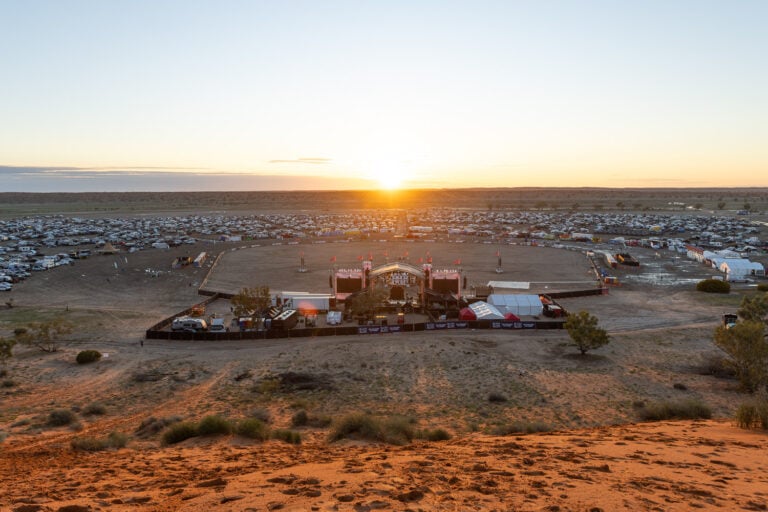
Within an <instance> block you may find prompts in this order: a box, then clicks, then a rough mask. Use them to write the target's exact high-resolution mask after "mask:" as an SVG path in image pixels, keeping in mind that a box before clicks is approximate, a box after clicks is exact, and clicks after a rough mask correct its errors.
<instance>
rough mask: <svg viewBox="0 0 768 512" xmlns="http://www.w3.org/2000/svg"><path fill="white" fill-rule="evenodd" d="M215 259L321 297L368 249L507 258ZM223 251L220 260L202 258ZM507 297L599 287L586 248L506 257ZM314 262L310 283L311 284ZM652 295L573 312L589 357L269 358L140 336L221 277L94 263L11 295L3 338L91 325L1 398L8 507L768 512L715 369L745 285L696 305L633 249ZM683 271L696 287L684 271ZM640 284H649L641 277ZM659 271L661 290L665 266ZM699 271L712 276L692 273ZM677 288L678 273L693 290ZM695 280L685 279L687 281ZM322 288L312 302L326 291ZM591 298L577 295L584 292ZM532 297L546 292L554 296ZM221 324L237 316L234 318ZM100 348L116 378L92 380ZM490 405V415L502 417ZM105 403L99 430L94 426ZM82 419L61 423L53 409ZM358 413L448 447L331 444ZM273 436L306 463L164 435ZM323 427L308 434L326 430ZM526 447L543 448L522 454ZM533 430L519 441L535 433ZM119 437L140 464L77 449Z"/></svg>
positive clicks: (412, 348) (617, 298)
mask: <svg viewBox="0 0 768 512" xmlns="http://www.w3.org/2000/svg"><path fill="white" fill-rule="evenodd" d="M250 245H251V244H247V245H246V244H242V243H224V244H217V247H216V250H217V251H218V250H224V251H227V252H226V255H225V256H224V257H222V260H221V261H222V263H221V265H222V266H221V268H220V269H217V270H215V272H213V273H212V274H211V278H210V279H211V281H210V282H209V285H210V286H215V287H223V288H227V289H232V288H235V289H236V288H237V287H238V286H252V285H258V284H262V283H266V284H269V285H270V288H272V289H275V290H278V289H283V290H286V289H294V290H297V289H298V290H307V291H324V290H327V286H328V277H327V276H328V268H329V266H330V265H329V261H330V258H331V257H333V256H335V257H336V259H337V261H338V262H339V264H342V263H343V262H349V264H350V265H353V264H355V262H357V260H358V256H359V255H360V254H367V253H369V252H370V253H374V256H375V257H376V258H380V257H383V255H382V253H383V250H384V249H383V248H384V247H385V246H386V247H387V248H388V249H387V251H388V254H389V255H395V254H398V255H401V254H403V253H404V251H405V250H406V249H407V250H408V251H409V256H410V257H414V258H415V257H418V256H421V255H422V254H423V253H425V251H426V250H429V251H430V253H431V255H432V257H433V258H434V259H435V263H436V264H438V263H440V262H445V264H446V265H450V264H452V263H453V262H454V261H455V260H456V259H458V258H461V260H462V265H463V267H464V269H465V270H466V272H467V274H468V275H469V276H470V281H471V282H470V286H471V285H472V284H473V283H475V284H479V283H483V282H485V281H487V280H489V279H492V278H497V277H498V276H497V275H496V274H495V273H494V268H495V266H496V256H495V253H496V251H497V250H498V249H499V247H498V246H497V245H496V244H492V245H488V244H484V243H482V242H480V243H473V242H465V243H455V242H447V241H446V242H441V243H423V242H415V243H409V242H403V241H388V242H386V243H385V242H379V241H377V240H372V241H354V242H349V243H326V244H311V243H306V244H301V245H285V244H284V245H271V244H263V245H262V246H259V247H251V246H250ZM186 250H188V251H190V252H198V251H203V250H205V251H211V246H210V245H208V244H205V243H202V242H199V243H198V245H195V246H191V247H189V248H186ZM500 250H501V251H503V252H502V258H503V259H504V262H505V263H504V265H505V273H504V274H503V276H504V279H508V280H510V281H527V282H530V283H531V285H532V288H531V289H532V290H535V291H536V292H539V291H540V290H550V289H552V288H554V287H557V286H573V284H574V283H580V282H590V281H593V276H592V275H591V274H590V268H589V265H588V262H587V260H586V258H585V256H584V254H583V253H581V252H579V251H575V250H568V249H567V248H552V247H536V246H511V245H505V246H502V247H501V249H500ZM299 251H303V252H304V254H305V257H306V258H307V264H308V266H309V268H310V271H309V272H307V273H301V274H300V273H297V271H296V268H297V264H298V259H299V255H298V252H299ZM637 254H638V256H639V257H640V258H642V259H643V261H646V262H648V263H649V268H655V269H657V270H655V271H652V272H655V273H656V274H655V275H657V277H658V276H659V275H663V276H665V277H664V278H663V279H640V278H638V276H639V275H640V274H639V273H637V272H636V273H635V274H632V273H631V271H625V272H624V274H621V275H619V279H620V281H621V285H620V286H615V287H612V288H610V290H609V293H608V294H606V295H600V296H592V297H580V298H572V299H562V300H561V303H562V304H563V305H564V306H565V307H566V309H568V310H569V311H579V310H587V311H589V312H590V313H592V314H593V315H595V316H597V317H598V318H599V319H600V323H601V325H602V326H603V327H604V328H605V329H606V330H607V331H608V332H609V334H610V336H611V343H610V344H609V345H607V346H605V347H603V348H601V349H598V350H595V351H594V352H590V353H589V354H587V355H586V356H580V355H579V354H578V351H577V350H576V349H575V348H573V347H572V346H569V338H568V335H567V333H566V331H564V330H557V331H536V330H531V331H503V332H498V331H472V330H466V331H453V332H440V333H433V332H424V333H400V334H382V335H377V336H363V335H360V336H340V337H324V338H300V339H277V340H259V341H249V342H235V341H228V342H180V341H166V340H162V341H161V340H144V339H143V333H144V331H145V330H146V329H147V328H148V326H150V325H152V324H153V323H155V322H157V321H159V320H161V319H162V318H165V317H168V316H170V315H173V314H174V313H176V312H178V311H180V310H183V309H185V308H187V307H189V306H190V305H191V304H194V303H195V302H198V301H199V300H200V297H199V296H198V294H197V289H198V287H199V286H200V285H201V283H202V281H203V279H204V278H205V276H206V274H207V271H208V268H207V267H203V268H192V267H186V268H183V269H171V268H170V262H171V261H172V259H173V258H174V257H175V256H177V254H175V253H174V249H171V250H168V251H161V250H150V251H141V252H137V253H134V254H127V255H109V256H93V257H91V258H89V259H87V260H83V261H80V262H78V263H77V264H76V265H74V266H67V267H64V268H60V269H56V270H55V271H50V272H46V273H45V274H43V275H40V276H39V277H36V278H35V279H30V280H29V281H27V282H25V283H23V284H22V285H19V286H17V287H16V288H15V289H14V292H13V298H14V301H13V302H14V304H13V308H10V309H3V310H0V329H2V331H3V335H9V334H11V333H12V331H13V329H14V328H16V327H17V326H22V325H25V324H28V323H29V322H33V321H41V320H46V319H51V318H55V317H61V318H64V319H66V320H68V321H69V322H71V323H72V324H73V325H74V330H73V332H72V334H71V335H69V336H67V339H66V340H65V341H64V342H63V343H62V344H61V345H62V346H61V349H60V350H59V351H57V352H55V353H51V354H49V353H42V352H40V351H39V350H37V349H35V348H32V347H21V346H20V347H17V348H16V350H15V352H14V356H13V358H12V359H11V360H10V361H9V362H8V365H7V375H6V377H5V379H6V381H8V382H9V383H10V385H8V386H4V387H3V388H2V390H0V397H1V400H2V402H1V403H2V407H1V409H0V432H2V435H3V437H4V440H3V442H2V445H0V450H2V452H1V453H2V456H1V457H0V479H2V480H3V481H4V482H13V485H7V486H4V487H3V489H2V490H0V505H2V508H4V509H8V510H25V511H32V510H43V511H46V510H59V509H61V507H65V506H79V507H80V508H69V509H65V510H169V511H170V510H211V509H216V508H219V509H221V510H310V509H311V510H375V509H394V510H418V509H421V510H509V509H516V510H615V509H617V508H622V507H623V508H629V509H635V510H647V509H658V510H685V509H689V508H693V507H695V508H704V509H708V508H713V509H714V508H721V509H723V508H724V509H731V510H732V509H737V508H738V509H752V510H762V509H764V508H765V507H766V506H768V495H766V493H765V491H764V490H765V489H766V488H768V477H766V476H765V474H764V472H763V471H761V466H760V464H761V463H762V462H761V461H762V455H763V454H764V453H765V449H766V448H768V438H766V436H765V435H764V434H762V433H755V432H750V431H743V430H740V429H737V428H736V427H735V426H734V425H733V422H732V417H733V414H734V411H735V408H736V406H737V405H738V404H739V403H740V402H741V401H742V400H743V399H744V395H743V393H741V392H740V391H739V390H738V389H737V388H738V386H737V382H736V381H734V380H730V379H721V378H717V377H715V376H713V375H710V374H708V371H707V366H708V364H709V361H710V359H711V356H712V355H713V354H714V353H715V347H714V345H713V343H712V333H713V330H714V328H715V327H716V325H717V324H718V322H719V320H720V317H721V315H722V314H723V313H724V312H730V311H733V310H734V309H735V308H737V306H738V304H739V301H740V300H741V297H742V296H743V295H744V294H745V293H750V291H751V288H750V287H749V286H748V285H743V286H737V287H734V290H733V291H732V293H730V294H728V295H725V296H713V295H704V294H700V293H697V292H696V291H695V286H694V285H692V284H691V281H692V280H695V279H698V278H699V274H697V273H696V272H701V274H700V275H701V276H702V277H706V276H707V275H710V274H711V272H709V271H708V270H706V269H705V270H699V267H690V268H689V267H680V266H678V265H676V262H675V261H673V260H672V259H671V258H670V259H664V258H658V257H657V256H656V254H655V252H654V251H652V250H645V249H643V250H641V249H638V250H637ZM678 268H684V269H686V270H685V271H683V270H680V271H679V272H678V271H677V270H676V269H678ZM639 272H642V270H641V271H639ZM649 272H650V271H649ZM691 272H694V273H693V274H692V273H691ZM675 277H676V278H675ZM677 278H679V279H677ZM314 286H316V287H317V288H313V287H314ZM579 286H580V284H579ZM537 287H538V288H537ZM224 309H226V308H224ZM85 349H94V350H98V351H100V352H101V353H102V354H103V357H102V359H101V360H100V361H98V362H96V363H92V364H88V365H78V364H77V363H76V362H75V356H76V355H77V353H78V352H80V351H82V350H85ZM491 396H495V397H496V399H490V397H491ZM682 400H698V401H700V402H702V403H705V404H706V405H707V406H708V407H710V408H711V411H712V416H713V419H712V420H706V421H704V420H697V421H678V422H658V423H639V424H638V423H637V422H638V421H639V420H640V411H641V410H642V408H643V407H644V406H646V405H649V404H653V403H658V402H663V401H682ZM94 404H98V405H99V406H100V407H99V408H98V410H99V411H100V412H99V413H97V414H93V413H90V414H89V413H87V411H89V410H94V409H96V407H94ZM62 409H64V410H69V411H72V412H73V414H74V417H75V419H74V421H73V422H72V423H70V424H67V425H63V426H52V425H51V424H50V415H51V413H52V412H53V411H57V410H62ZM299 411H305V413H306V414H307V415H308V416H309V417H310V418H317V419H324V420H326V419H327V421H328V422H330V423H331V424H333V422H335V421H338V420H339V419H340V418H342V417H344V416H345V415H348V414H351V413H369V414H372V415H374V416H377V417H400V418H407V421H408V422H410V424H411V425H412V426H413V427H414V428H415V429H417V430H434V429H443V430H445V431H446V432H448V433H449V435H450V437H451V439H450V440H447V441H427V440H418V439H417V440H414V441H413V442H411V443H408V444H405V445H403V446H391V445H387V444H380V443H375V442H373V443H372V442H370V441H365V440H355V439H352V440H342V441H338V442H330V441H329V440H328V436H329V432H330V430H331V428H332V427H331V426H329V424H328V423H327V422H324V421H318V422H317V426H313V425H311V424H305V425H299V426H296V425H295V424H294V423H295V420H294V418H295V416H296V414H297V413H298V412H299ZM213 414H215V415H220V416H221V417H224V418H230V419H232V420H233V421H238V420H241V419H243V418H247V417H253V416H256V417H262V418H264V419H268V425H269V428H271V429H273V430H293V431H296V432H298V433H299V434H300V436H301V444H290V443H286V442H283V441H281V440H277V439H272V440H268V441H265V442H257V441H254V440H250V439H246V438H243V437H241V436H237V435H228V436H203V437H194V438H191V439H188V440H186V441H183V442H181V443H178V444H174V445H170V446H165V445H163V443H162V442H161V435H162V434H161V431H156V432H154V433H150V434H147V433H146V432H144V431H142V430H141V428H142V425H146V424H147V422H148V421H149V420H150V418H154V419H155V420H163V419H169V418H173V417H176V418H179V419H183V420H188V421H199V420H200V419H201V418H203V417H205V416H207V415H213ZM310 423H311V422H310ZM526 428H530V429H531V430H540V431H543V432H542V433H538V434H530V435H523V433H524V431H525V430H526ZM521 431H522V432H521ZM111 432H120V433H124V434H125V435H126V436H127V437H128V442H127V446H126V447H123V448H119V449H113V450H105V451H98V452H88V451H78V450H74V449H73V448H72V447H71V443H72V441H73V440H74V439H82V438H96V439H100V438H105V437H106V436H108V435H109V434H110V433H111Z"/></svg>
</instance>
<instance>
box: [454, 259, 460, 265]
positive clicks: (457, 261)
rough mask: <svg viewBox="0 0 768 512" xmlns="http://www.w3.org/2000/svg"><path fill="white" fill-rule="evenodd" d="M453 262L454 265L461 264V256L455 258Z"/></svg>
mask: <svg viewBox="0 0 768 512" xmlns="http://www.w3.org/2000/svg"><path fill="white" fill-rule="evenodd" d="M453 264H454V265H461V258H458V259H455V260H454V261H453Z"/></svg>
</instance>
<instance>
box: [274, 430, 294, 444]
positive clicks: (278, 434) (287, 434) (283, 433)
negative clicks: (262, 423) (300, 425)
mask: <svg viewBox="0 0 768 512" xmlns="http://www.w3.org/2000/svg"><path fill="white" fill-rule="evenodd" d="M272 438H273V439H279V440H280V441H284V442H286V443H289V444H301V434H299V433H298V432H296V431H295V430H282V429H278V430H273V431H272Z"/></svg>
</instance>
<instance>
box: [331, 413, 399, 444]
mask: <svg viewBox="0 0 768 512" xmlns="http://www.w3.org/2000/svg"><path fill="white" fill-rule="evenodd" d="M413 436H414V431H413V426H412V422H411V421H410V420H409V419H408V418H403V417H400V416H394V417H391V418H387V419H384V420H382V419H379V418H376V417H374V416H371V415H370V414H360V413H357V414H349V415H347V416H344V417H343V418H341V420H339V421H338V422H337V423H336V424H335V425H334V426H333V428H332V429H331V433H330V434H329V436H328V439H329V441H331V442H334V441H340V440H341V439H364V440H367V441H377V442H380V443H387V444H395V445H403V444H408V443H409V442H410V441H411V440H412V439H413Z"/></svg>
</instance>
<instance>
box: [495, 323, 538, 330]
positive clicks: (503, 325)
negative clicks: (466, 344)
mask: <svg viewBox="0 0 768 512" xmlns="http://www.w3.org/2000/svg"><path fill="white" fill-rule="evenodd" d="M535 328H536V322H491V329H535Z"/></svg>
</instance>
